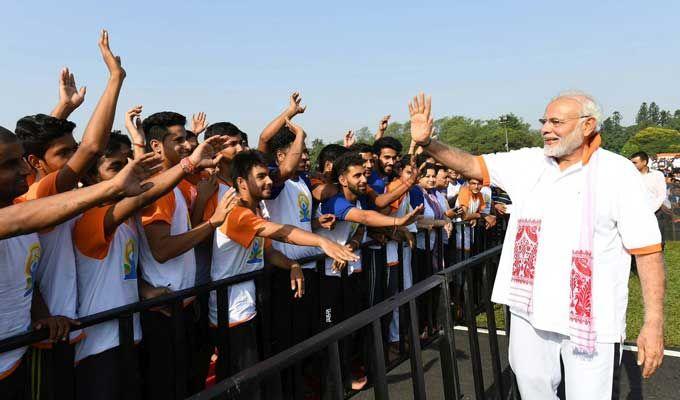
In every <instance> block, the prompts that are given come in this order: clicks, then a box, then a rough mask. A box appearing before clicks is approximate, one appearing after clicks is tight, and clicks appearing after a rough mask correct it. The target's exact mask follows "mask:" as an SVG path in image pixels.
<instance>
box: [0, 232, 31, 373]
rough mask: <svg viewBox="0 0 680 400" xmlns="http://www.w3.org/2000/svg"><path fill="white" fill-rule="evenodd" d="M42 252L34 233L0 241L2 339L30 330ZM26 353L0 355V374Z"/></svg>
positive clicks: (12, 352)
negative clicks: (37, 271)
mask: <svg viewBox="0 0 680 400" xmlns="http://www.w3.org/2000/svg"><path fill="white" fill-rule="evenodd" d="M40 251H41V249H40V241H39V239H38V235H37V234H35V233H30V234H28V235H22V236H15V237H12V238H9V239H2V240H0V298H2V301H0V339H6V338H8V337H11V336H16V335H20V334H22V333H26V332H28V330H29V329H30V326H31V300H32V298H33V273H34V272H35V269H36V268H37V266H38V262H39V261H40ZM25 352H26V347H21V348H18V349H14V350H11V351H8V352H6V353H2V354H0V375H2V374H4V373H7V372H8V371H10V370H12V369H13V368H14V367H15V366H16V365H17V363H18V362H19V361H20V360H21V357H22V356H23V355H24V353H25Z"/></svg>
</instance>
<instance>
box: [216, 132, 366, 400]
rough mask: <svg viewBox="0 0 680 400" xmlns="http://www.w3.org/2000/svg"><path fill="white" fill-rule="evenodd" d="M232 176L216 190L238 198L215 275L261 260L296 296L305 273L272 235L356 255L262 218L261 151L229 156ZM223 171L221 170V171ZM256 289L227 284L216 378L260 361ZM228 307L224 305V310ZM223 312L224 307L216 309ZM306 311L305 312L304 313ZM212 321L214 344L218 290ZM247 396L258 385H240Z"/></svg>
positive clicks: (337, 254)
mask: <svg viewBox="0 0 680 400" xmlns="http://www.w3.org/2000/svg"><path fill="white" fill-rule="evenodd" d="M288 126H289V128H290V129H292V130H295V131H296V134H302V129H301V128H299V127H296V126H293V125H291V124H289V125H288ZM230 171H231V179H230V182H221V183H220V188H219V195H222V194H223V193H227V192H229V191H232V190H233V189H232V188H231V186H232V185H233V187H235V188H236V190H237V192H238V194H239V196H240V199H239V203H238V205H237V206H236V207H235V208H234V210H233V211H232V213H231V214H230V216H229V217H228V218H227V220H226V221H225V223H224V224H222V225H221V226H220V227H219V228H218V230H217V231H216V232H215V236H214V241H213V252H212V270H211V276H212V279H213V280H219V279H224V278H227V277H230V276H234V275H239V274H243V273H247V272H251V271H255V270H259V269H262V268H263V267H264V262H265V260H267V261H269V262H270V263H271V264H273V265H275V266H276V267H278V268H282V269H284V270H287V271H289V272H288V274H289V279H287V282H288V283H289V288H290V289H289V290H291V291H294V292H295V294H294V296H295V297H296V298H300V297H302V296H303V294H304V275H303V273H302V271H301V268H300V265H299V264H297V263H296V262H295V261H292V260H291V259H290V258H288V257H286V256H285V255H284V254H283V253H281V252H280V251H278V250H276V249H274V248H272V247H271V241H272V240H274V241H279V242H284V243H288V244H294V245H298V246H314V247H319V248H320V249H321V250H322V251H323V252H324V253H326V255H328V257H331V258H332V259H334V260H336V261H337V262H340V263H346V262H349V261H354V260H356V259H357V257H356V256H355V255H354V254H352V252H351V251H349V250H348V249H346V248H344V247H342V246H340V245H338V244H336V243H334V242H332V241H330V240H328V239H326V238H324V237H321V236H319V235H315V234H313V233H311V232H309V231H305V230H302V229H299V228H296V227H294V226H292V225H287V224H283V225H282V224H279V223H276V222H270V221H267V220H266V219H264V218H263V214H262V211H263V210H262V201H263V200H267V199H269V198H271V196H272V184H273V181H272V179H271V178H270V177H269V170H268V167H267V165H266V163H265V161H264V158H263V155H262V153H260V152H258V151H243V152H240V153H238V154H236V155H235V156H234V157H233V159H232V160H231V166H230ZM220 173H221V172H220ZM255 299H256V293H255V284H254V282H253V281H248V282H243V283H240V284H237V285H233V286H231V287H230V288H229V314H228V315H229V321H228V323H229V338H228V342H229V349H230V352H229V359H224V357H222V358H221V359H219V358H218V360H219V361H218V372H217V374H218V378H222V377H225V376H227V372H231V373H233V372H236V371H239V370H242V369H244V368H246V367H248V366H250V365H253V364H254V363H256V362H257V361H258V349H257V341H256V337H257V330H256V325H255V319H254V317H255V316H256V313H257V310H256V301H255ZM225 311H226V310H225ZM220 312H222V310H220ZM308 317H309V316H308ZM210 322H211V325H212V326H213V327H214V328H216V329H215V330H214V331H213V336H214V338H215V342H216V344H219V342H220V340H219V339H220V338H219V337H218V336H217V335H218V331H217V324H218V310H217V301H216V296H215V295H213V294H211V298H210ZM243 392H244V394H243V395H244V396H247V397H246V398H248V399H253V398H259V390H258V389H257V388H256V387H248V388H245V389H244V391H243Z"/></svg>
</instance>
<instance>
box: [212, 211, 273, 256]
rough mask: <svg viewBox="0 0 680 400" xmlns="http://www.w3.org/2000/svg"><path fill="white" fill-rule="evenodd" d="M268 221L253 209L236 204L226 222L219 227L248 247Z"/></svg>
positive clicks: (232, 238)
mask: <svg viewBox="0 0 680 400" xmlns="http://www.w3.org/2000/svg"><path fill="white" fill-rule="evenodd" d="M266 222H267V221H265V220H264V218H262V217H260V216H258V215H255V213H254V212H253V211H252V210H251V209H249V208H246V207H242V206H236V207H234V209H233V210H231V213H229V216H228V217H227V221H226V223H225V224H222V226H220V228H219V229H220V231H222V233H224V234H225V235H227V236H229V238H230V239H231V240H233V241H234V242H236V243H238V244H240V245H241V246H243V247H245V248H248V247H250V244H251V243H252V242H253V239H255V236H256V235H257V230H258V229H260V228H261V227H262V226H263V225H264V224H265V223H266Z"/></svg>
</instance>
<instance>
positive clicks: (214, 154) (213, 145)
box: [189, 136, 229, 171]
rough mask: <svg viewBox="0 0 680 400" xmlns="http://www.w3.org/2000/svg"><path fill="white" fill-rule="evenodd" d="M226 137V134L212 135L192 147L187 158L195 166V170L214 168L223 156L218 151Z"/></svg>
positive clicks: (224, 142)
mask: <svg viewBox="0 0 680 400" xmlns="http://www.w3.org/2000/svg"><path fill="white" fill-rule="evenodd" d="M228 139H229V137H228V136H212V137H210V138H208V139H206V140H204V141H203V143H201V144H199V145H198V147H196V148H195V149H194V151H193V152H192V153H191V155H190V156H189V159H190V160H191V163H192V164H194V165H195V166H196V169H197V171H201V170H204V169H206V168H215V167H217V165H219V163H220V160H221V159H222V157H223V155H222V154H220V151H222V149H223V148H224V146H225V144H226V142H227V140H228Z"/></svg>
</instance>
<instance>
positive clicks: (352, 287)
mask: <svg viewBox="0 0 680 400" xmlns="http://www.w3.org/2000/svg"><path fill="white" fill-rule="evenodd" d="M363 164H364V160H363V159H362V158H361V156H360V155H358V154H357V153H351V152H350V153H345V154H343V155H342V156H340V157H339V158H338V159H337V160H335V162H334V165H333V177H334V178H335V179H334V181H335V183H337V185H338V187H339V189H340V190H339V192H338V193H337V194H336V195H334V196H333V197H331V198H329V199H327V200H325V201H324V202H323V203H322V204H321V212H323V213H329V214H335V216H336V219H337V222H336V226H335V228H334V229H333V230H330V231H320V232H319V234H320V235H323V236H326V237H328V238H330V239H332V240H334V241H335V242H337V243H338V244H341V245H343V246H346V247H347V248H348V249H349V250H351V251H354V252H357V255H358V249H359V247H360V245H361V243H360V240H357V237H356V233H357V230H358V229H359V227H360V226H362V225H363V226H367V227H375V228H392V229H393V230H396V229H398V227H400V226H404V225H409V224H411V223H412V222H414V221H415V220H416V218H417V216H418V215H419V214H420V213H421V212H422V209H423V208H422V206H421V207H418V208H416V209H414V210H413V211H411V212H409V213H407V214H406V215H404V216H402V217H388V216H386V215H383V214H380V213H379V212H376V211H373V210H367V209H365V207H364V206H363V205H362V204H361V203H360V202H359V198H360V197H361V196H365V195H366V192H367V190H368V183H367V179H366V176H365V175H364V167H363ZM347 268H348V270H347V275H348V279H347V281H346V282H344V285H343V282H342V281H341V279H340V275H341V273H340V268H338V266H337V265H336V264H335V263H334V262H333V261H332V260H329V259H326V262H325V273H324V274H323V276H322V277H320V279H321V287H322V291H321V303H322V305H323V317H324V326H325V327H329V326H332V325H334V324H336V323H338V322H340V321H342V320H343V319H345V318H347V317H349V316H351V315H353V314H354V313H355V312H356V311H357V309H358V302H359V299H360V298H361V295H360V293H359V287H360V284H359V281H358V274H356V272H360V269H359V268H358V267H357V265H354V264H351V265H349V266H348V267H347ZM343 286H344V293H343ZM344 342H345V343H344V344H343V346H341V347H342V360H341V364H342V365H341V367H342V370H343V371H342V375H343V382H344V386H345V389H359V388H360V387H361V386H363V385H364V384H365V381H364V382H363V383H362V384H361V385H357V384H358V383H359V382H354V384H353V382H352V376H351V374H350V371H349V367H350V363H349V356H350V355H351V354H352V352H351V349H349V348H348V347H349V341H344ZM325 390H326V391H329V390H331V388H329V387H328V386H326V388H325Z"/></svg>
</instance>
